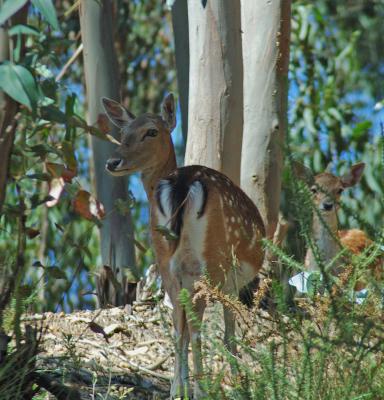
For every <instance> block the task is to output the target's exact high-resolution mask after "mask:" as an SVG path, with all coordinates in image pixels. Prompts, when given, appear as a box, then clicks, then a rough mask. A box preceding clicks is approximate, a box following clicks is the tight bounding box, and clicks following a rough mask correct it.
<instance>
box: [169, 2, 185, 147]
mask: <svg viewBox="0 0 384 400" xmlns="http://www.w3.org/2000/svg"><path fill="white" fill-rule="evenodd" d="M188 25H189V23H188V5H187V1H186V0H176V1H175V2H174V3H173V5H172V26H173V36H174V40H175V59H176V71H177V86H178V89H179V104H180V111H181V125H182V132H183V138H184V143H186V142H187V133H188V97H189V36H188Z"/></svg>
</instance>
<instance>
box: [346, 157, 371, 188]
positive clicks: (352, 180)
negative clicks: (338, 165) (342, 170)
mask: <svg viewBox="0 0 384 400" xmlns="http://www.w3.org/2000/svg"><path fill="white" fill-rule="evenodd" d="M364 167H365V164H364V163H363V162H361V163H358V164H355V165H352V167H351V169H350V171H349V172H347V173H346V174H344V175H343V176H341V178H340V179H341V182H342V184H343V186H344V187H351V186H355V185H356V183H357V182H359V180H360V179H361V177H362V175H363V172H364Z"/></svg>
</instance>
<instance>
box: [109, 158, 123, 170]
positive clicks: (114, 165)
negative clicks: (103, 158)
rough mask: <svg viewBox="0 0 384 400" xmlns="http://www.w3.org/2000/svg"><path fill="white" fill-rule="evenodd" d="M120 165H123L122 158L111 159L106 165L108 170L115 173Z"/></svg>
mask: <svg viewBox="0 0 384 400" xmlns="http://www.w3.org/2000/svg"><path fill="white" fill-rule="evenodd" d="M120 163H121V159H120V158H110V159H109V160H108V161H107V165H106V167H107V170H109V171H114V170H115V169H116V168H117V166H118V165H119V164H120Z"/></svg>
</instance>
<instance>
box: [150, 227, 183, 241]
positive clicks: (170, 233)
mask: <svg viewBox="0 0 384 400" xmlns="http://www.w3.org/2000/svg"><path fill="white" fill-rule="evenodd" d="M155 230H156V231H157V232H159V233H160V234H161V235H162V236H164V237H165V239H167V240H168V241H171V240H177V239H178V238H179V237H178V236H177V235H176V233H175V232H173V231H171V230H170V229H168V228H167V227H166V226H164V225H157V226H156V228H155Z"/></svg>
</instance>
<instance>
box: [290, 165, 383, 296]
mask: <svg viewBox="0 0 384 400" xmlns="http://www.w3.org/2000/svg"><path fill="white" fill-rule="evenodd" d="M364 167H365V164H364V163H358V164H355V165H353V166H352V167H351V169H350V170H349V171H348V172H347V173H346V174H344V175H342V176H340V177H338V176H335V175H333V174H331V173H329V172H323V173H321V174H318V175H316V176H313V175H312V172H311V171H310V170H308V169H307V168H305V167H303V166H301V167H297V166H296V169H297V170H298V169H300V168H301V171H298V175H299V176H300V177H302V178H303V177H304V180H306V181H307V183H308V184H309V185H310V190H311V192H312V196H313V202H314V206H315V207H316V208H317V210H318V212H319V213H320V215H321V218H320V217H319V214H318V213H317V212H314V215H313V221H312V237H313V239H314V240H315V242H316V246H317V248H318V250H319V252H320V255H321V258H322V260H323V262H324V265H327V264H329V263H330V262H331V261H332V260H335V261H334V263H333V265H332V272H333V273H334V274H339V273H340V272H342V271H343V270H344V269H345V267H346V266H347V265H348V260H347V259H346V258H345V257H338V258H337V259H336V257H337V255H338V254H339V253H340V251H341V250H342V248H343V247H344V248H347V249H348V250H350V252H351V253H352V254H358V253H361V252H363V251H364V250H365V249H367V248H368V247H369V246H371V245H372V243H373V242H372V240H371V239H369V238H368V237H367V235H366V234H365V232H363V231H361V230H360V229H349V230H340V231H339V230H338V219H337V211H338V209H339V201H340V196H341V194H342V193H343V191H344V189H347V188H350V187H352V186H355V185H356V184H357V183H358V182H359V181H360V178H361V176H362V174H363V171H364ZM303 168H304V169H305V170H304V169H303ZM381 264H382V260H381V259H377V260H376V261H375V262H374V263H373V264H372V265H371V266H370V269H371V270H372V271H373V272H374V274H375V276H376V277H377V276H378V274H379V273H380V269H381V267H380V266H381ZM305 267H306V268H307V270H308V271H316V270H319V266H318V264H317V261H316V257H315V256H314V254H313V251H312V249H310V248H309V249H308V250H307V253H306V256H305ZM362 288H363V287H362V283H361V282H359V283H358V284H357V286H356V287H355V289H356V290H360V289H362Z"/></svg>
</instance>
